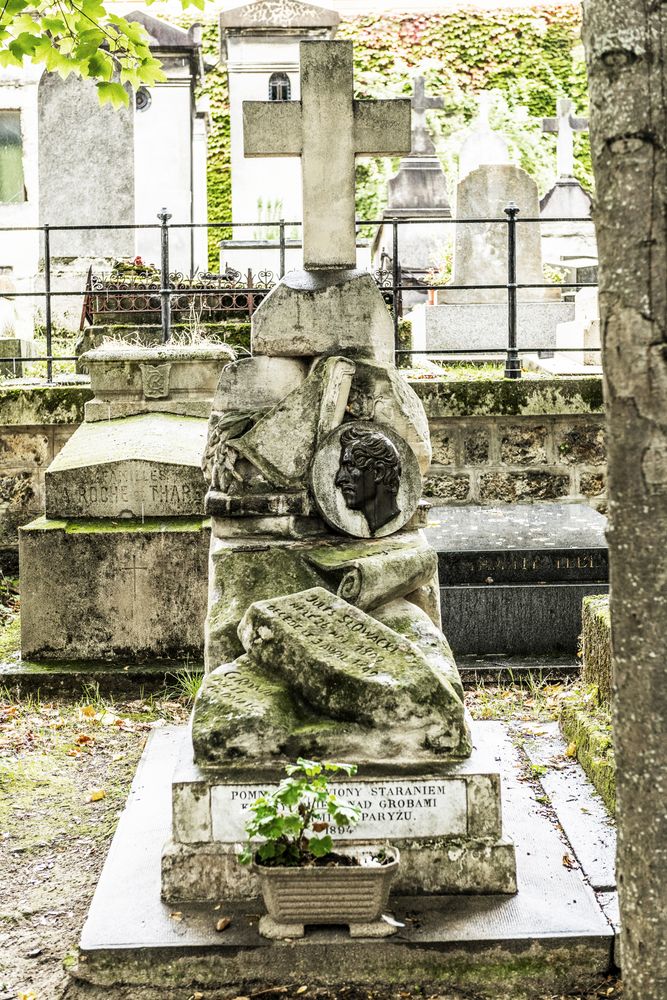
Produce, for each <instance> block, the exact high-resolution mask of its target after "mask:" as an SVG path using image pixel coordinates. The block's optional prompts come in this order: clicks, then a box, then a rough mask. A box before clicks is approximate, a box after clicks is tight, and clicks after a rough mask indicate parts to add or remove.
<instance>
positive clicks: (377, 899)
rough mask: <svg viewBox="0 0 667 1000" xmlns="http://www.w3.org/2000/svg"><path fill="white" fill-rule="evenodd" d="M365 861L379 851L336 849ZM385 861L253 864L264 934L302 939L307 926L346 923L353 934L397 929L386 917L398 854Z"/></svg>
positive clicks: (379, 933)
mask: <svg viewBox="0 0 667 1000" xmlns="http://www.w3.org/2000/svg"><path fill="white" fill-rule="evenodd" d="M336 850H337V852H338V853H339V854H354V855H355V856H356V857H358V858H359V859H360V860H362V861H363V858H364V857H370V856H371V855H372V854H374V853H375V849H373V848H370V847H367V848H356V849H355V848H338V847H337V848H336ZM386 851H387V854H388V855H389V856H390V857H392V858H393V860H392V861H391V863H390V864H386V865H366V864H363V863H362V864H361V865H354V866H349V867H347V866H345V865H338V866H337V865H331V866H329V867H322V868H267V867H265V866H263V865H258V864H257V863H256V862H253V866H252V867H253V871H254V873H255V874H256V875H257V878H258V880H259V885H260V888H261V890H262V895H263V897H264V903H265V905H266V909H267V910H268V915H267V916H264V917H262V919H261V920H260V924H259V931H260V934H262V935H263V936H264V937H269V938H293V937H303V935H304V925H306V924H347V925H348V926H349V928H350V937H385V936H387V935H389V934H393V933H395V931H396V927H395V926H392V925H390V924H388V923H387V922H386V921H384V920H382V919H381V917H382V914H383V912H385V910H386V907H387V900H388V898H389V888H390V886H391V883H392V880H393V878H394V876H395V875H396V872H397V871H398V865H399V861H400V855H399V853H398V851H397V850H396V849H395V848H386Z"/></svg>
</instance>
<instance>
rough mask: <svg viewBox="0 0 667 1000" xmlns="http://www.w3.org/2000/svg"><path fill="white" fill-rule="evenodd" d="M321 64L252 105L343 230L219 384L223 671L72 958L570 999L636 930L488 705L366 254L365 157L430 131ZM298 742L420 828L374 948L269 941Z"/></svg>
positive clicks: (215, 462)
mask: <svg viewBox="0 0 667 1000" xmlns="http://www.w3.org/2000/svg"><path fill="white" fill-rule="evenodd" d="M301 71H302V83H303V87H302V98H303V105H302V107H301V109H299V107H298V106H296V107H293V108H285V106H284V105H281V104H278V103H274V104H273V106H268V107H267V106H264V105H251V106H250V107H248V106H246V108H245V119H246V142H247V148H248V147H249V148H253V149H255V150H257V151H258V152H259V150H260V149H261V148H262V147H263V143H262V142H260V139H261V132H260V133H259V134H258V132H257V128H258V126H259V125H260V123H261V126H262V129H263V131H264V133H265V137H266V136H268V138H269V139H270V148H271V147H273V148H275V141H274V140H275V134H276V133H275V131H274V129H273V127H270V126H269V124H268V123H270V122H271V120H272V116H275V117H277V118H278V119H281V120H282V121H283V123H284V124H286V125H288V126H289V129H286V131H285V137H286V145H288V146H289V148H292V149H293V148H294V146H295V145H296V141H295V136H294V134H293V133H292V127H293V126H294V125H295V124H298V125H299V126H300V127H302V136H303V150H302V153H303V155H302V164H301V167H302V171H303V173H304V187H306V189H309V190H313V189H314V190H315V194H317V195H318V198H317V199H316V201H317V204H318V220H317V222H318V226H319V232H317V231H315V232H313V229H312V227H310V226H307V227H306V232H307V233H309V234H311V235H313V236H314V237H317V238H316V239H315V240H314V242H309V240H307V241H306V248H305V249H306V253H307V259H308V261H309V266H308V268H307V269H306V270H304V271H303V272H298V273H297V274H295V275H291V276H290V277H288V278H286V279H285V280H284V281H283V282H282V283H281V285H279V286H277V287H276V289H275V290H274V291H272V292H271V294H270V295H269V296H268V297H267V298H266V299H265V300H264V302H263V303H262V305H261V306H260V307H259V309H258V310H257V312H256V313H255V314H254V316H253V331H252V333H253V342H252V348H253V353H252V356H251V357H250V358H247V359H244V360H242V361H239V362H236V363H234V364H232V365H230V366H229V367H227V368H226V369H225V370H224V371H223V372H222V375H221V377H220V380H219V383H218V389H217V392H216V396H215V400H214V405H213V412H212V415H211V418H210V423H209V431H208V444H207V448H206V453H205V458H204V469H205V472H206V478H207V480H208V482H209V489H208V494H207V499H206V504H207V509H208V511H209V512H210V513H211V515H212V521H213V526H212V539H211V551H210V580H209V584H210V586H209V602H208V616H207V626H206V630H207V643H208V646H207V673H206V676H205V678H204V681H203V684H202V687H201V690H200V693H199V695H198V697H197V700H196V702H195V706H194V710H193V715H192V721H191V725H190V726H189V727H185V726H182V727H164V728H163V729H161V730H157V731H156V732H155V733H153V734H152V736H151V738H150V739H149V742H148V745H147V747H146V751H145V753H144V756H143V758H142V762H141V764H140V766H139V769H138V771H137V775H136V777H135V781H134V783H133V787H132V791H131V793H130V796H129V799H128V804H127V808H126V809H125V810H124V812H123V814H122V816H121V819H120V821H119V825H118V829H117V832H116V835H115V837H114V842H113V844H112V846H111V849H110V851H109V856H108V858H107V861H106V864H105V866H104V870H103V872H102V875H101V878H100V882H99V884H98V887H97V889H96V892H95V896H94V899H93V902H92V904H91V908H90V912H89V915H88V919H87V921H86V925H85V927H84V929H83V932H82V937H81V944H80V950H79V962H78V965H77V967H76V969H75V971H74V974H75V975H76V976H77V977H78V978H79V979H82V980H85V981H87V982H90V983H95V984H97V985H99V986H106V987H107V988H109V987H113V986H117V985H118V984H121V983H122V984H123V985H124V986H125V987H127V986H128V985H133V984H141V985H144V986H145V985H147V984H149V985H150V986H153V987H157V988H160V987H163V988H167V987H173V985H174V983H178V984H179V985H181V986H182V987H186V986H190V985H193V986H195V987H196V988H197V989H199V988H202V989H207V988H209V987H212V988H216V989H219V988H220V987H222V986H229V987H231V988H233V989H234V991H235V992H238V988H239V984H247V985H248V986H250V985H251V984H253V983H267V982H268V983H271V982H285V983H290V984H292V983H295V982H299V983H302V982H305V981H307V982H309V983H323V984H329V985H332V984H338V983H340V982H341V981H345V982H353V983H357V984H375V985H377V984H378V983H380V982H392V983H396V982H409V981H412V982H432V981H435V980H437V981H438V982H439V983H441V984H444V986H445V987H449V986H450V985H452V986H453V987H456V991H457V992H461V993H463V992H465V993H466V994H468V993H470V990H471V989H474V990H475V992H476V993H477V992H479V990H480V988H481V989H484V987H485V986H486V985H487V984H489V983H491V984H492V985H493V986H494V987H497V990H496V992H497V995H498V996H500V995H501V992H502V995H503V996H504V995H505V994H506V988H507V983H508V982H510V983H511V984H512V989H514V987H515V986H516V987H517V989H520V991H521V993H522V995H523V993H524V992H526V991H525V990H524V989H523V986H524V985H536V980H539V982H540V984H541V983H542V981H543V980H544V981H546V982H548V984H549V987H550V989H548V990H547V992H554V990H555V989H556V988H558V991H559V992H563V990H565V991H566V992H568V991H569V987H570V986H571V985H578V984H579V983H580V982H582V981H584V980H585V981H586V982H587V983H588V982H591V981H592V979H593V977H594V976H596V975H598V974H599V973H600V972H603V971H604V970H606V969H607V968H608V966H609V960H610V944H609V942H610V939H611V938H612V936H613V930H612V929H611V927H610V925H609V923H608V921H607V919H606V918H605V916H604V914H603V913H602V911H601V909H600V908H599V906H598V904H597V903H596V901H595V897H594V895H593V891H592V890H591V888H590V887H589V886H588V885H587V884H585V882H584V880H583V879H582V877H581V873H580V872H579V871H578V870H570V867H569V866H567V867H566V866H565V865H564V864H563V855H564V842H563V840H562V839H561V834H560V833H559V831H558V830H557V829H556V823H555V822H554V817H553V814H551V813H550V814H549V815H548V816H546V815H544V814H543V806H542V805H540V804H539V803H538V802H536V801H535V799H534V790H533V789H532V788H530V786H529V783H528V782H525V781H524V780H523V779H524V775H523V774H522V773H521V766H520V759H519V757H518V755H517V751H516V748H515V747H514V746H513V745H512V742H511V740H510V739H509V738H508V735H507V733H505V732H503V727H502V725H501V724H500V723H494V722H491V723H483V722H482V723H479V722H478V723H475V724H474V726H473V725H471V724H470V723H469V721H468V718H467V716H466V712H465V710H464V707H463V700H462V691H461V683H460V680H459V676H458V671H457V668H456V665H455V662H454V660H453V657H452V655H451V652H450V649H449V645H448V643H447V640H446V639H445V637H444V636H443V634H442V632H441V630H440V627H439V613H438V602H437V597H436V594H437V560H436V555H435V553H434V552H433V550H432V549H431V548H430V547H429V545H428V544H427V543H426V541H425V539H424V536H423V534H422V532H421V530H420V524H421V517H420V510H421V508H420V501H419V497H420V491H421V476H422V473H423V472H424V470H425V469H426V468H427V466H428V463H429V455H430V445H429V438H428V427H427V424H426V420H425V416H424V411H423V409H422V407H421V404H420V402H419V401H418V399H417V397H416V396H415V395H414V393H413V392H412V390H411V389H410V388H409V387H408V385H407V384H406V383H405V382H404V381H403V379H402V377H401V376H400V374H399V373H398V372H397V371H396V369H395V368H394V366H393V363H392V360H391V348H392V340H391V322H390V319H389V314H388V312H387V311H386V309H384V307H383V305H382V299H381V292H380V291H379V290H378V289H377V288H376V287H375V286H374V285H373V284H372V283H370V282H366V280H365V279H366V276H365V275H362V274H359V273H358V272H355V271H354V270H353V266H354V210H353V202H352V199H351V198H350V197H348V192H351V189H352V181H351V180H350V177H351V176H353V160H354V153H355V150H358V149H360V148H368V147H371V148H373V149H378V148H379V149H382V150H384V151H385V152H390V151H391V152H396V153H399V154H402V153H405V152H407V150H408V148H409V140H410V136H409V107H408V106H406V103H396V104H387V105H384V104H382V103H374V102H358V103H357V102H356V101H353V79H352V47H351V45H350V44H349V43H347V42H343V43H337V42H329V41H323V42H319V41H318V42H315V41H313V42H308V43H304V44H303V45H302V48H301ZM329 103H332V104H333V105H334V106H335V112H336V114H340V115H343V116H345V117H346V118H347V125H346V127H345V131H344V132H342V133H340V134H339V133H338V132H337V133H336V138H337V139H339V138H340V140H341V141H340V142H336V143H329V144H328V146H327V144H326V143H320V144H319V148H313V146H312V145H310V143H309V140H308V139H307V136H308V135H309V129H310V127H311V125H312V121H313V119H312V118H311V115H312V114H313V113H314V112H316V111H318V110H319V112H322V114H320V116H319V118H318V119H317V121H319V123H320V124H321V123H322V122H326V121H327V120H328V119H327V115H326V114H325V113H324V112H327V111H328V110H329V108H328V105H329ZM352 137H353V141H350V139H351V138H352ZM332 160H333V162H332ZM318 178H319V182H320V184H319V186H318V185H317V184H314V182H315V181H316V180H317V179H318ZM348 184H349V187H348ZM339 195H341V198H342V205H343V207H342V208H341V207H339V205H338V197H339ZM304 207H305V214H306V221H307V222H308V218H309V213H310V211H311V208H312V203H311V201H310V200H309V198H308V197H306V199H305V202H304ZM311 221H312V220H311ZM325 234H328V235H329V239H328V240H324V239H323V238H322V237H323V235H325ZM353 305H354V308H353ZM260 334H261V336H260ZM299 754H305V755H309V756H312V757H315V758H333V759H335V760H343V761H353V762H355V763H356V764H358V772H357V773H356V774H355V775H354V776H353V777H349V778H345V780H342V781H340V782H338V783H337V784H338V792H339V794H344V795H345V796H347V797H348V798H349V799H350V800H351V801H352V802H356V803H359V805H360V807H361V813H362V817H361V822H360V824H359V826H358V827H357V828H356V829H355V830H354V831H352V833H351V835H350V834H349V832H348V835H347V836H346V838H345V839H347V841H348V843H349V842H350V841H352V842H353V843H356V844H364V845H369V844H370V845H377V844H380V845H383V846H384V845H385V844H386V843H387V842H390V844H392V845H393V846H399V847H400V851H401V861H400V868H399V873H398V877H397V881H396V882H395V883H394V884H395V888H396V892H395V893H394V895H393V898H392V900H391V906H392V912H393V914H394V918H390V919H389V920H382V921H378V923H377V924H372V925H364V926H361V925H359V926H357V927H356V928H355V931H356V932H357V933H356V934H355V938H356V940H355V941H353V942H350V940H349V938H348V933H347V931H344V930H343V929H341V928H323V927H315V928H309V933H308V934H306V935H305V937H304V938H303V940H296V941H293V940H290V941H287V940H267V938H285V936H286V935H287V934H288V933H289V935H290V937H291V938H295V937H299V935H300V934H302V933H303V928H301V927H298V926H293V925H292V926H289V927H286V926H284V925H282V926H281V925H276V924H272V923H271V922H269V923H268V924H267V921H266V919H258V918H259V917H260V914H261V912H262V907H261V904H259V903H258V900H257V899H256V897H257V895H258V892H257V885H256V883H255V881H254V875H253V874H252V870H248V869H247V868H244V867H242V866H240V865H239V863H238V861H237V856H236V855H237V845H239V842H240V841H241V840H243V839H244V826H245V820H246V817H247V810H248V807H249V805H250V804H251V803H252V802H253V801H254V800H255V799H256V798H257V796H258V795H259V794H261V792H262V791H264V790H266V789H268V788H269V787H271V786H272V785H274V784H275V783H276V782H277V781H278V779H279V777H280V776H281V775H282V772H283V765H284V764H285V762H286V761H291V760H294V759H295V758H296V757H297V756H298V755H299ZM501 762H502V763H501ZM501 767H502V769H503V795H504V796H505V798H504V801H503V804H502V808H501V799H500V776H499V773H498V772H499V769H500V768H501ZM569 794H570V793H569V790H568V795H569ZM503 814H504V815H503ZM504 823H505V824H507V827H509V828H511V829H512V831H513V835H514V838H516V840H517V842H520V843H521V849H520V850H517V851H515V849H514V845H513V838H510V837H508V836H507V833H504V832H503V824H504ZM332 832H333V833H334V835H335V836H336V837H338V836H339V835H341V836H343V835H344V834H343V831H332ZM573 853H574V852H573ZM517 866H518V867H519V878H520V891H519V892H518V893H517V891H516V890H517ZM445 893H446V894H447V895H444V894H445ZM515 894H516V895H515ZM420 897H421V898H420ZM425 897H428V898H425ZM433 897H435V898H433ZM223 929H224V933H221V931H222V930H223ZM393 931H397V933H396V936H395V937H391V938H389V939H388V940H378V938H379V937H380V936H384V935H388V934H391V933H392V932H393ZM262 935H263V936H262ZM561 986H562V987H563V989H561ZM551 987H553V988H551ZM244 988H245V985H244ZM459 988H460V989H459ZM537 992H541V991H540V990H534V991H533V993H535V995H536V994H537ZM494 995H495V993H494ZM513 995H514V994H513ZM531 995H532V993H531Z"/></svg>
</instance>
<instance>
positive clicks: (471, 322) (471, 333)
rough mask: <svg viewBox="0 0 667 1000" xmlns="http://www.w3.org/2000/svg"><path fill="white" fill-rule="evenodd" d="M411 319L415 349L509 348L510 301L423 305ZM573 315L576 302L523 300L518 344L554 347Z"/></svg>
mask: <svg viewBox="0 0 667 1000" xmlns="http://www.w3.org/2000/svg"><path fill="white" fill-rule="evenodd" d="M480 280H481V279H480ZM411 319H412V347H413V350H424V351H425V352H426V353H428V352H429V351H459V352H462V353H463V354H465V352H466V351H471V352H472V351H488V353H489V354H493V353H495V352H504V351H506V350H507V304H506V303H504V302H466V303H447V304H445V305H436V306H429V305H420V306H416V307H415V308H414V310H413V311H412V313H411ZM572 319H574V304H573V303H572V302H520V303H519V305H518V308H517V344H518V347H519V348H521V349H531V350H540V351H554V350H555V349H556V328H557V326H558V324H559V323H567V322H569V321H570V320H572ZM471 356H473V355H471ZM477 357H479V355H477ZM459 360H460V359H459Z"/></svg>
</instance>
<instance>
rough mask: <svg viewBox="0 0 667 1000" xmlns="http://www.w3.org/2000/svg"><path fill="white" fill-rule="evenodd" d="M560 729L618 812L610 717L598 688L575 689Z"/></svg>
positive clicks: (562, 714) (564, 705) (564, 706)
mask: <svg viewBox="0 0 667 1000" xmlns="http://www.w3.org/2000/svg"><path fill="white" fill-rule="evenodd" d="M559 722H560V728H561V730H562V732H563V735H564V736H565V738H566V739H567V740H568V742H569V743H570V744H571V746H573V747H574V751H575V752H576V756H577V760H578V761H579V763H580V764H581V766H582V767H583V769H584V771H585V772H586V774H587V775H588V777H589V778H590V780H591V781H592V782H593V785H594V787H595V789H596V790H597V791H598V792H599V794H600V796H601V797H602V800H603V802H604V804H605V805H606V807H607V809H608V810H609V811H610V813H611V814H612V815H613V814H614V812H615V810H616V762H615V757H614V746H613V740H612V728H611V715H610V712H609V709H608V708H607V707H606V706H605V705H603V704H601V702H600V695H599V692H598V689H597V688H596V687H588V688H586V689H584V690H580V689H576V690H575V691H573V692H572V693H571V694H569V695H568V697H567V698H566V699H565V700H564V701H563V703H562V705H561V710H560V718H559Z"/></svg>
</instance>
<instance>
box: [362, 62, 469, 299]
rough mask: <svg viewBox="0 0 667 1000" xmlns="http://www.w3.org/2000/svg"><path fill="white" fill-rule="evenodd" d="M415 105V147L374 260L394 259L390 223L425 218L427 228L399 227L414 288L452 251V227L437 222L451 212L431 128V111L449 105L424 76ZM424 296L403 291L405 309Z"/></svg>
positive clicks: (406, 274) (399, 177)
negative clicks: (433, 93)
mask: <svg viewBox="0 0 667 1000" xmlns="http://www.w3.org/2000/svg"><path fill="white" fill-rule="evenodd" d="M411 104H412V148H411V149H410V154H409V155H408V156H404V157H403V159H402V160H401V162H400V164H399V167H398V172H397V173H396V174H395V176H394V177H392V178H390V180H389V185H388V199H387V207H386V209H385V210H384V212H383V214H382V218H383V219H384V220H386V222H387V225H383V226H381V227H380V228H379V229H378V231H377V234H376V236H375V239H374V241H373V261H374V264H375V266H376V267H381V266H382V262H383V260H386V258H387V257H389V258H391V257H392V255H393V226H391V225H389V223H391V222H393V221H394V220H397V221H400V220H401V219H422V220H423V224H419V225H414V224H413V225H402V226H400V225H399V226H398V248H399V252H398V258H399V262H400V266H401V273H402V275H403V279H404V281H405V283H407V284H410V285H413V284H416V283H417V282H418V281H419V280H420V279H423V278H424V277H425V275H426V274H427V272H428V271H429V269H430V268H431V267H434V266H435V265H436V264H437V263H438V260H439V259H440V258H441V257H442V254H443V252H444V251H445V248H446V247H447V246H448V244H449V240H450V236H451V234H450V229H451V226H449V225H448V224H447V223H441V222H438V221H437V220H438V219H443V218H444V219H448V218H450V217H451V214H452V210H451V207H450V204H449V196H448V194H447V179H446V177H445V173H444V170H443V169H442V165H441V163H440V160H439V159H438V157H437V156H436V152H435V146H434V144H433V139H432V138H431V136H430V133H429V131H428V127H427V124H426V112H427V111H429V110H432V109H437V108H443V107H444V100H443V99H442V98H441V97H431V96H429V95H427V93H426V86H425V81H424V77H423V76H417V77H415V80H414V88H413V93H412V101H411ZM432 220H433V221H432ZM425 297H426V292H414V291H413V292H404V293H403V304H404V307H405V306H410V305H413V304H415V303H417V302H423V301H424V299H425Z"/></svg>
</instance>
